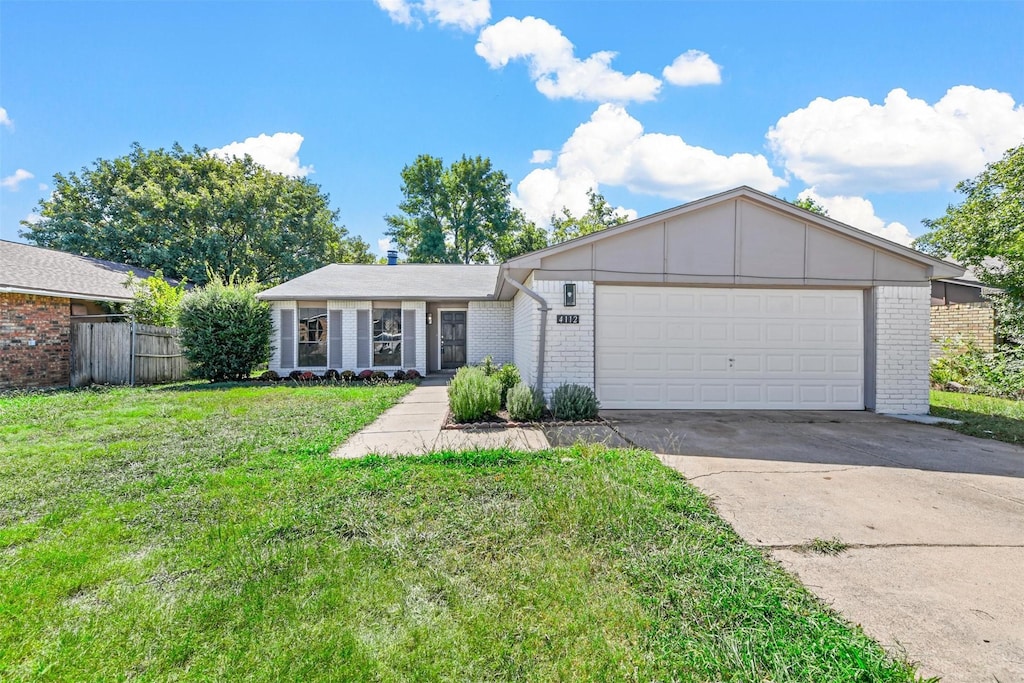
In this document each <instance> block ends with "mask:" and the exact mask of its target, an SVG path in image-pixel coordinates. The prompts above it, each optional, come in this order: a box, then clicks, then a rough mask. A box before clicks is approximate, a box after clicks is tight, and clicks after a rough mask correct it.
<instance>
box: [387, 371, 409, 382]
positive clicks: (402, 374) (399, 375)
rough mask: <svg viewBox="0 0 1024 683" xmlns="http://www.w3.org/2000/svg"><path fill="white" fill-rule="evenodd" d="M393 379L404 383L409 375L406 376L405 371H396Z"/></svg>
mask: <svg viewBox="0 0 1024 683" xmlns="http://www.w3.org/2000/svg"><path fill="white" fill-rule="evenodd" d="M391 377H392V379H394V380H395V381H396V382H404V381H405V380H406V379H407V378H408V377H409V375H407V374H405V370H395V374H393V375H391Z"/></svg>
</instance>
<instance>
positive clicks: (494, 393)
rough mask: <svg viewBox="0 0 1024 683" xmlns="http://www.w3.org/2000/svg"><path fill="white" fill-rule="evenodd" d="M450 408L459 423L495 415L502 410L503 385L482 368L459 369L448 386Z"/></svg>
mask: <svg viewBox="0 0 1024 683" xmlns="http://www.w3.org/2000/svg"><path fill="white" fill-rule="evenodd" d="M448 407H449V408H451V411H452V415H453V416H454V417H455V419H456V420H458V421H459V422H467V421H469V420H479V419H480V418H481V417H483V416H484V415H493V414H495V413H497V412H498V410H500V409H501V384H499V383H498V380H496V379H494V378H493V377H488V376H487V375H485V374H484V372H483V370H481V369H480V368H470V367H465V368H459V371H458V372H456V373H455V377H453V378H452V381H451V382H450V383H449V384H448Z"/></svg>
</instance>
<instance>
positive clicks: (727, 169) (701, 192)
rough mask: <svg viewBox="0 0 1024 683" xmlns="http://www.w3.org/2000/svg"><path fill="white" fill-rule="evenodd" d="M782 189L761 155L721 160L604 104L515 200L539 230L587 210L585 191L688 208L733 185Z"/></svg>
mask: <svg viewBox="0 0 1024 683" xmlns="http://www.w3.org/2000/svg"><path fill="white" fill-rule="evenodd" d="M785 184H786V182H785V181H784V180H782V179H781V178H777V177H776V176H775V175H774V174H773V173H772V170H771V168H770V167H769V166H768V160H767V159H765V158H764V157H763V156H762V155H760V154H758V155H754V154H733V155H730V156H724V155H721V154H717V153H716V152H714V151H712V150H710V149H705V148H703V147H697V146H694V145H690V144H688V143H687V142H686V141H685V140H683V138H681V137H679V136H678V135H665V134H662V133H645V132H644V129H643V124H641V123H640V122H639V121H637V120H636V119H635V118H633V117H632V116H630V115H629V113H628V112H627V111H626V110H625V109H624V108H623V107H621V106H619V105H615V104H602V105H601V106H600V107H598V108H597V110H596V111H595V112H594V114H593V115H592V116H591V117H590V120H589V121H587V122H586V123H583V124H581V125H580V126H579V127H577V128H576V130H575V131H573V134H572V135H571V136H570V137H569V139H568V140H566V142H565V144H564V145H563V146H562V149H561V151H560V152H559V154H558V161H557V163H556V165H555V167H554V168H539V169H536V170H534V171H531V172H530V174H529V175H527V176H526V177H525V178H523V180H522V181H520V183H519V184H518V185H517V187H516V194H517V198H518V201H519V203H520V205H521V207H522V208H523V210H524V212H525V213H526V214H527V216H528V217H529V218H531V219H532V220H534V221H537V222H541V223H543V222H546V221H547V219H548V218H549V217H550V216H551V214H552V213H555V212H558V211H560V210H561V208H562V207H563V206H566V207H568V208H569V210H570V211H572V212H573V213H574V214H577V215H578V213H580V212H581V211H585V210H586V208H587V197H586V192H587V190H588V189H592V188H597V187H598V186H600V185H613V186H619V187H626V188H628V189H629V190H631V191H633V192H638V193H642V194H653V195H660V196H663V197H669V198H671V199H675V200H680V201H688V200H691V199H696V198H699V197H703V196H706V195H708V194H712V193H714V192H720V191H722V190H727V189H730V188H732V187H736V186H737V185H750V186H753V187H756V188H758V189H760V190H763V191H765V192H774V191H775V190H778V189H779V188H780V187H783V186H784V185H785Z"/></svg>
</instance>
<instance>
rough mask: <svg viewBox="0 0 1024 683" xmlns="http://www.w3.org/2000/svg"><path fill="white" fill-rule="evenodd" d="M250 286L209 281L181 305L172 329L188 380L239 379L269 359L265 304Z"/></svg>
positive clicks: (186, 297) (267, 313) (269, 329)
mask: <svg viewBox="0 0 1024 683" xmlns="http://www.w3.org/2000/svg"><path fill="white" fill-rule="evenodd" d="M257 292H259V286H258V285H257V284H256V283H253V282H242V283H236V282H228V283H224V282H220V281H217V280H214V281H211V282H210V284H208V285H206V286H205V287H203V288H201V289H197V290H194V291H192V292H189V293H188V294H187V295H186V296H185V298H184V299H183V300H182V302H181V312H180V313H179V316H178V325H179V326H180V327H181V345H182V352H183V353H184V354H185V358H187V359H188V361H189V363H191V364H192V371H191V372H192V375H193V376H194V377H198V378H200V379H208V380H210V381H211V382H217V381H223V380H240V379H245V378H246V377H248V376H249V375H250V374H252V371H253V368H255V367H256V366H257V365H259V364H260V363H265V362H267V360H268V359H269V358H270V350H271V345H270V335H271V332H272V331H273V325H272V324H271V321H270V304H268V303H267V302H265V301H260V300H258V299H257V298H256V294H257Z"/></svg>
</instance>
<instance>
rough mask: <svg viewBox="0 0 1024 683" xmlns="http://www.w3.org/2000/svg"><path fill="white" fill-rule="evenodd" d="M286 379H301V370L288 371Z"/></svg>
mask: <svg viewBox="0 0 1024 683" xmlns="http://www.w3.org/2000/svg"><path fill="white" fill-rule="evenodd" d="M288 379H290V380H294V381H296V382H298V381H299V380H301V379H302V370H292V371H291V372H289V373H288Z"/></svg>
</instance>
